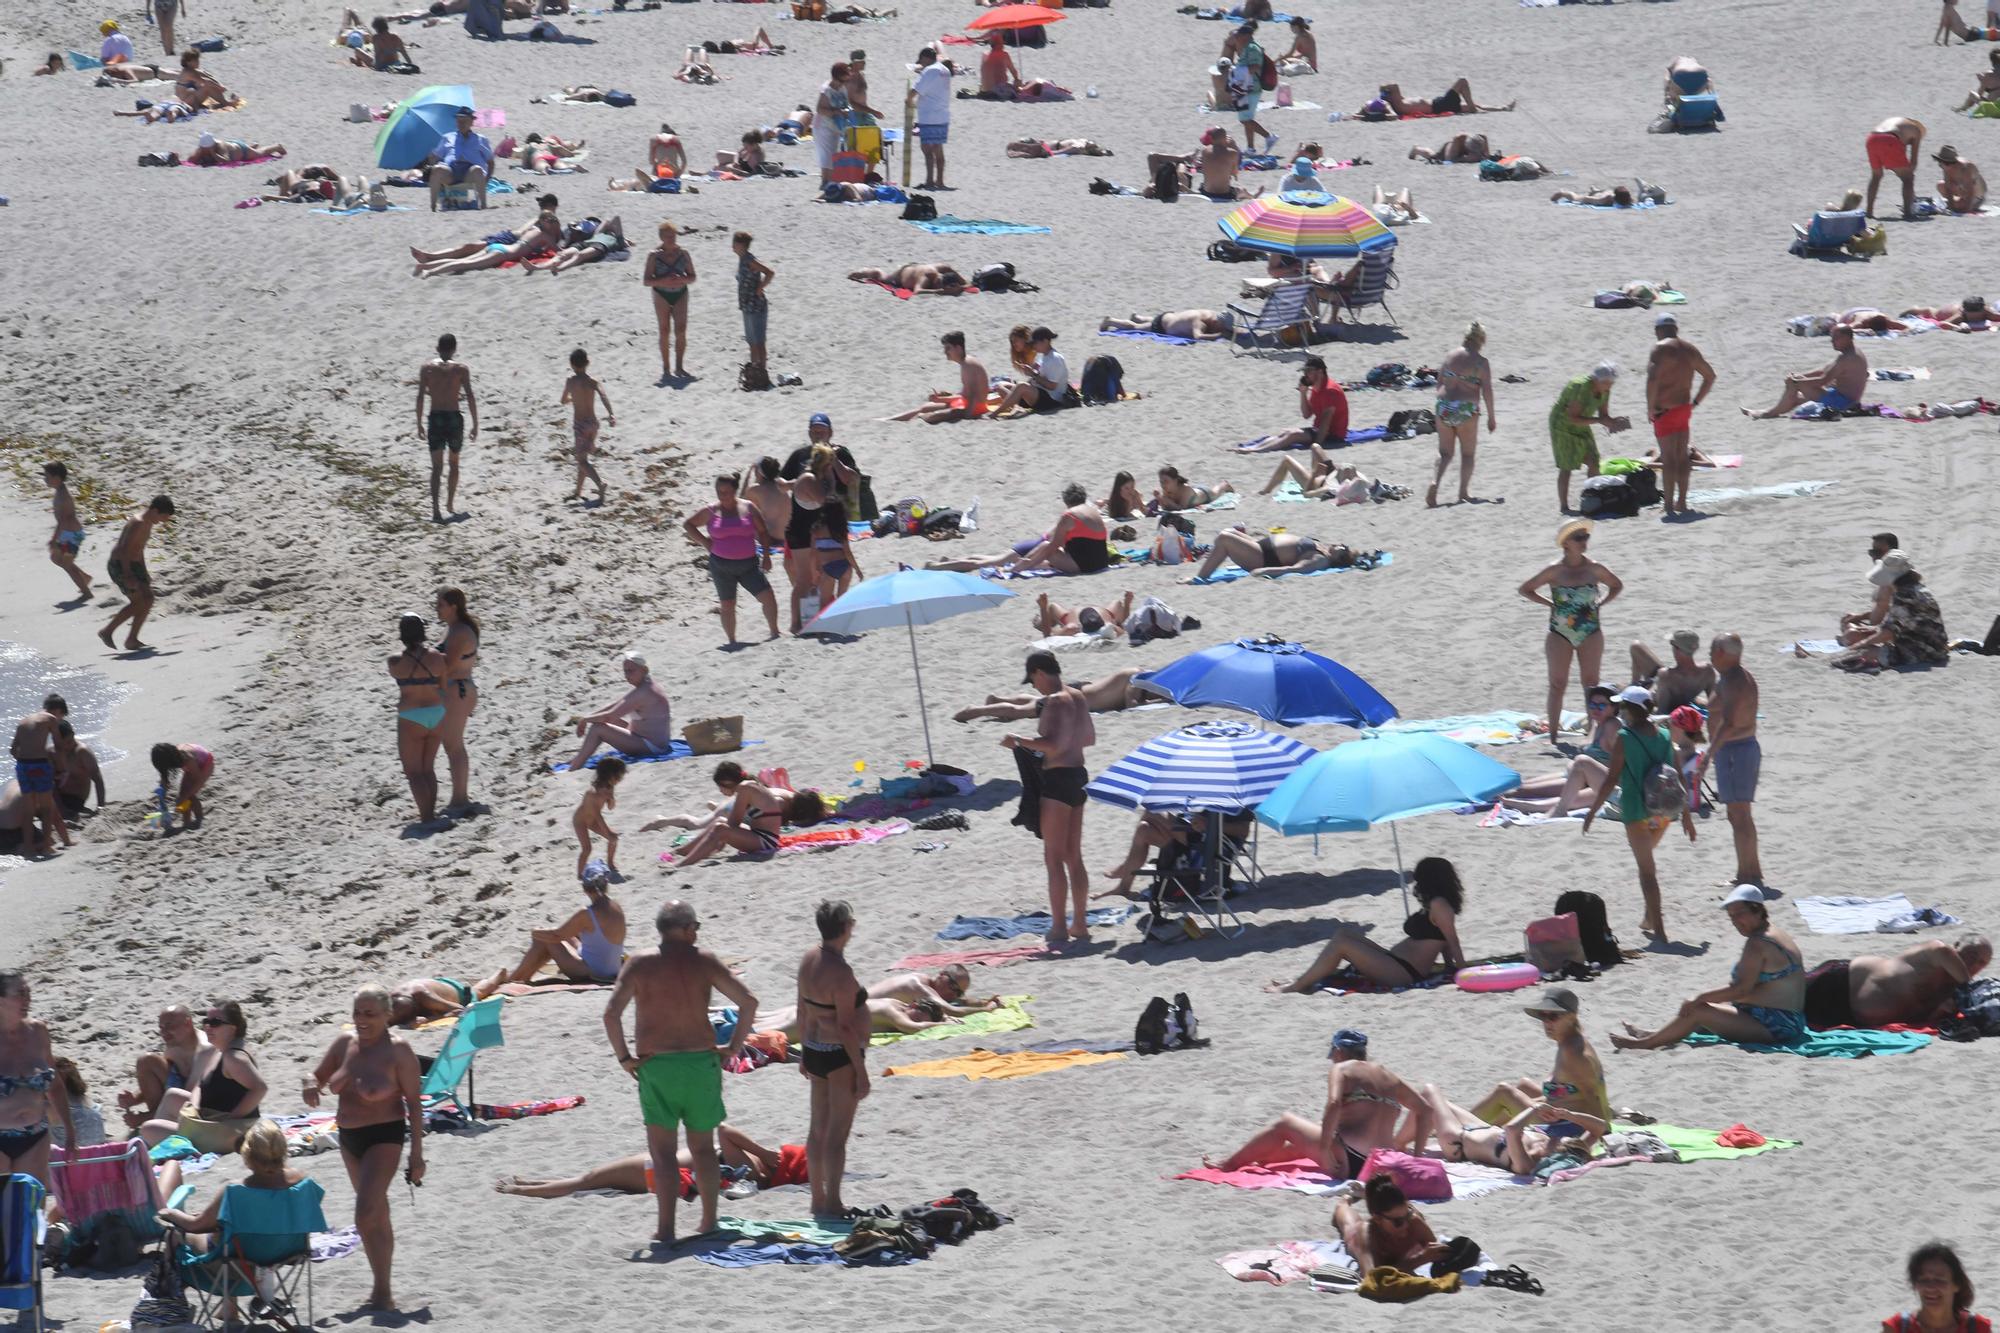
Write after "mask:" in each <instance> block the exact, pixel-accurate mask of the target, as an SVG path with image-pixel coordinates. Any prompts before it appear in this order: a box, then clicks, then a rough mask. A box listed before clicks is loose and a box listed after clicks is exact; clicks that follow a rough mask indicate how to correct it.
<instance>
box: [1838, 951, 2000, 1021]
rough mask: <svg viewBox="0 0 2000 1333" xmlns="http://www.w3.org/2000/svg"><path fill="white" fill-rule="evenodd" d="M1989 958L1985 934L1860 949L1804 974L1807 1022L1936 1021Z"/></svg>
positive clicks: (1951, 1009)
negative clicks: (1894, 949)
mask: <svg viewBox="0 0 2000 1333" xmlns="http://www.w3.org/2000/svg"><path fill="white" fill-rule="evenodd" d="M1992 961H1993V946H1992V945H1991V944H1990V943H1988V942H1987V939H1986V937H1985V936H1984V935H1962V936H1960V937H1959V938H1958V939H1957V940H1955V941H1953V942H1952V943H1950V944H1946V943H1945V942H1944V941H1943V940H1926V941H1924V942H1923V943H1922V944H1913V945H1911V946H1910V947H1909V948H1907V949H1905V950H1903V952H1901V953H1899V954H1896V955H1895V956H1894V957H1887V956H1880V955H1874V954H1863V955H1861V956H1860V957H1858V958H1845V959H1835V960H1834V961H1833V962H1830V963H1822V964H1820V965H1819V966H1818V967H1816V968H1814V969H1813V970H1812V971H1811V972H1809V973H1807V975H1806V999H1805V1014H1806V1024H1807V1026H1809V1027H1812V1028H1815V1029H1820V1030H1824V1029H1826V1028H1837V1027H1858V1028H1875V1027H1885V1026H1887V1025H1888V1024H1890V1023H1907V1024H1908V1025H1910V1026H1911V1027H1935V1026H1937V1022H1938V1020H1939V1019H1941V1018H1949V1017H1950V1016H1951V1015H1952V1014H1953V1013H1955V1012H1956V1011H1957V1009H1958V1004H1959V993H1960V991H1961V989H1962V988H1963V987H1964V986H1965V985H1966V984H1967V983H1968V982H1970V981H1971V980H1972V979H1973V978H1974V977H1976V976H1978V975H1979V974H1980V973H1981V972H1982V971H1984V970H1985V969H1986V965H1987V964H1988V963H1991V962H1992Z"/></svg>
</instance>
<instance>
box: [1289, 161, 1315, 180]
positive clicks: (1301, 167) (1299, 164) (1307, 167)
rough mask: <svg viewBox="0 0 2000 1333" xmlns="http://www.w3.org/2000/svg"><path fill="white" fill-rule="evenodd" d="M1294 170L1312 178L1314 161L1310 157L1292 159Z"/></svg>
mask: <svg viewBox="0 0 2000 1333" xmlns="http://www.w3.org/2000/svg"><path fill="white" fill-rule="evenodd" d="M1292 169H1293V170H1295V171H1303V172H1304V173H1305V174H1306V175H1308V176H1310V175H1312V174H1313V160H1312V159H1311V158H1309V157H1295V158H1293V159H1292Z"/></svg>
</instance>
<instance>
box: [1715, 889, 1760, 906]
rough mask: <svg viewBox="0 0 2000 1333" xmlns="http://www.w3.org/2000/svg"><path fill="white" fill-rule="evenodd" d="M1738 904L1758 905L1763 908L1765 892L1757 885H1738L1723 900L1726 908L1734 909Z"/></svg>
mask: <svg viewBox="0 0 2000 1333" xmlns="http://www.w3.org/2000/svg"><path fill="white" fill-rule="evenodd" d="M1737 903H1756V904H1757V905H1758V906H1759V907H1762V906H1763V905H1764V891H1763V890H1762V889H1760V888H1758V887H1757V886H1756V885H1755V884H1738V885H1737V886H1736V887H1735V888H1733V889H1731V890H1730V891H1729V893H1728V894H1727V895H1726V896H1725V897H1724V898H1723V900H1722V905H1723V906H1724V907H1734V906H1735V905H1736V904H1737Z"/></svg>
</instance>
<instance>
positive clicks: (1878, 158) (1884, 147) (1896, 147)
mask: <svg viewBox="0 0 2000 1333" xmlns="http://www.w3.org/2000/svg"><path fill="white" fill-rule="evenodd" d="M1868 165H1869V166H1870V167H1872V168H1874V169H1875V170H1876V171H1908V170H1909V169H1910V149H1909V146H1908V145H1907V144H1905V143H1904V142H1903V141H1902V140H1901V139H1900V138H1898V137H1897V136H1896V135H1893V134H1891V133H1889V132H1888V131H1887V130H1876V131H1875V132H1874V133H1872V134H1870V135H1869V136H1868Z"/></svg>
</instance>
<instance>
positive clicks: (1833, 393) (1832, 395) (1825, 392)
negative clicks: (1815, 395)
mask: <svg viewBox="0 0 2000 1333" xmlns="http://www.w3.org/2000/svg"><path fill="white" fill-rule="evenodd" d="M1819 401H1820V403H1821V404H1822V405H1823V406H1826V407H1830V408H1832V409H1833V410H1834V411H1836V412H1845V411H1847V410H1848V409H1849V408H1853V407H1859V406H1860V404H1859V403H1857V402H1855V401H1854V400H1853V399H1852V398H1849V397H1848V396H1847V395H1846V394H1844V393H1842V392H1841V391H1840V390H1838V389H1836V388H1834V387H1833V386H1832V385H1830V384H1829V385H1828V386H1827V387H1826V388H1824V389H1822V390H1820V394H1819Z"/></svg>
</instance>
